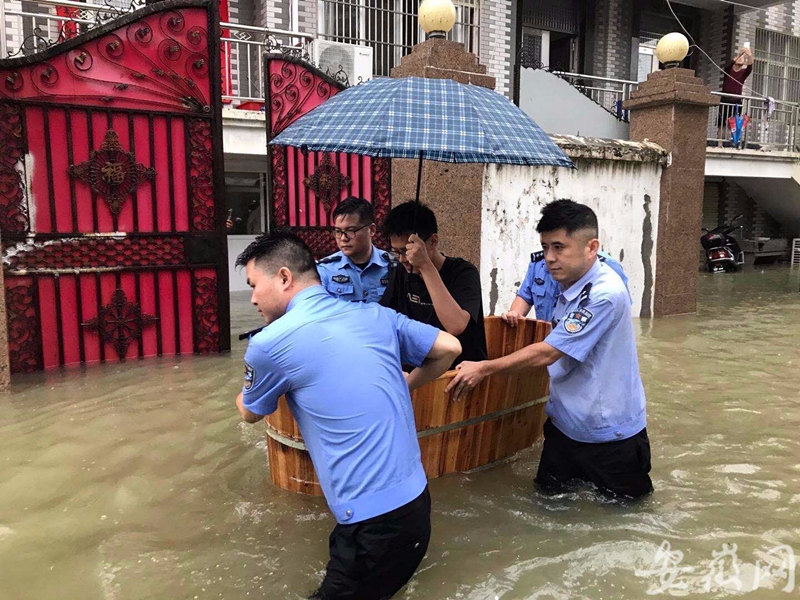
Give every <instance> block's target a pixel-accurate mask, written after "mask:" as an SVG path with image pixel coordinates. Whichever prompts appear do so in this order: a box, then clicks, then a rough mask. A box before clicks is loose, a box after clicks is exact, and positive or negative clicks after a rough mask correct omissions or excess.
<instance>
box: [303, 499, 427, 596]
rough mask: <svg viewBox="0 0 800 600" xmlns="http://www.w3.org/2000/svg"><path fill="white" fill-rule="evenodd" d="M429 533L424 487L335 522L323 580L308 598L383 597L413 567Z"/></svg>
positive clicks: (399, 584)
mask: <svg viewBox="0 0 800 600" xmlns="http://www.w3.org/2000/svg"><path fill="white" fill-rule="evenodd" d="M430 538H431V495H430V492H428V488H427V487H426V488H425V490H424V491H423V492H422V493H421V494H420V495H419V496H417V498H415V499H414V500H412V501H411V502H409V503H408V504H405V505H403V506H401V507H399V508H396V509H395V510H393V511H390V512H388V513H386V514H383V515H380V516H377V517H373V518H372V519H367V520H366V521H361V522H360V523H354V524H353V525H341V524H337V525H336V527H334V528H333V531H332V532H331V535H330V552H331V558H330V560H329V561H328V566H327V568H326V571H325V579H323V580H322V585H321V586H320V588H319V589H318V590H317V591H316V592H314V594H313V595H312V596H311V598H310V599H309V600H385V599H387V598H391V597H392V596H393V595H394V594H395V593H396V592H397V591H398V590H399V589H400V588H401V587H403V586H404V585H405V584H406V583H407V582H408V580H409V579H411V576H412V575H413V574H414V571H416V569H417V567H418V566H419V563H420V562H421V561H422V557H424V556H425V552H426V551H427V549H428V542H429V541H430Z"/></svg>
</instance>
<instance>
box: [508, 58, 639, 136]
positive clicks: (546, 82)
mask: <svg viewBox="0 0 800 600" xmlns="http://www.w3.org/2000/svg"><path fill="white" fill-rule="evenodd" d="M519 107H520V108H521V109H522V110H523V111H524V112H525V113H526V114H527V115H528V116H529V117H530V118H531V119H533V120H534V121H535V122H536V124H537V125H538V126H539V127H541V128H542V129H543V130H544V131H545V132H546V133H558V134H567V135H579V136H582V137H598V138H609V139H621V140H627V139H628V137H629V135H628V124H627V123H625V122H624V121H620V120H619V119H617V118H616V117H615V116H614V115H612V114H611V113H609V112H608V111H607V110H606V109H604V108H603V107H602V106H600V105H598V104H597V103H596V102H595V101H594V100H591V99H590V98H587V97H586V96H584V95H583V94H582V93H581V92H579V91H578V90H577V89H575V88H574V87H573V86H572V85H570V84H569V83H567V82H566V81H564V80H563V79H561V78H560V77H558V76H556V75H553V74H552V73H549V72H547V71H544V70H542V69H528V68H524V69H520V83H519Z"/></svg>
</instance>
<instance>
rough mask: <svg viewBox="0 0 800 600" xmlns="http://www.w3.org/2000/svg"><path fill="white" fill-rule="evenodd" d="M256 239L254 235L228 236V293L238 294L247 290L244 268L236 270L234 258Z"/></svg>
mask: <svg viewBox="0 0 800 600" xmlns="http://www.w3.org/2000/svg"><path fill="white" fill-rule="evenodd" d="M255 239H256V236H254V235H229V236H228V283H229V285H230V291H232V292H239V291H241V290H249V289H250V288H249V287H247V277H245V274H244V267H242V268H241V269H238V270H237V269H236V267H235V266H234V265H235V263H236V257H237V256H239V255H240V254H241V253H242V251H243V250H244V249H245V248H247V246H248V245H249V244H250V242H252V241H253V240H255Z"/></svg>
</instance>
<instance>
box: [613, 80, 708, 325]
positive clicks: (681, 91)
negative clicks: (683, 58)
mask: <svg viewBox="0 0 800 600" xmlns="http://www.w3.org/2000/svg"><path fill="white" fill-rule="evenodd" d="M716 104H719V99H718V98H717V97H716V96H713V95H712V94H711V91H710V90H709V88H708V87H707V86H706V85H705V84H704V83H703V82H702V81H701V80H700V79H698V78H697V77H695V74H694V71H692V70H690V69H677V68H675V69H666V70H664V71H657V72H655V73H651V74H650V75H649V76H648V78H647V81H645V82H643V83H641V84H639V89H638V90H636V91H635V92H633V93H632V94H631V99H630V100H628V101H626V102H625V103H624V104H623V108H625V109H627V110H630V122H631V124H630V137H631V140H634V141H637V142H640V141H645V140H648V141H650V142H655V143H656V144H658V145H659V146H661V147H662V148H665V149H666V150H667V151H668V152H669V153H670V155H671V160H670V162H669V163H668V164H669V166H667V167H665V168H664V171H663V173H662V176H661V200H660V208H659V215H658V234H657V235H658V237H657V246H656V276H655V283H654V289H653V316H656V317H659V316H665V315H676V314H681V313H690V312H694V311H695V310H696V302H697V278H698V269H697V252H696V248H697V245H698V244H699V241H698V240H699V238H700V227H701V225H702V218H703V182H704V179H705V162H706V137H707V136H706V132H707V129H708V109H709V107H710V106H714V105H716Z"/></svg>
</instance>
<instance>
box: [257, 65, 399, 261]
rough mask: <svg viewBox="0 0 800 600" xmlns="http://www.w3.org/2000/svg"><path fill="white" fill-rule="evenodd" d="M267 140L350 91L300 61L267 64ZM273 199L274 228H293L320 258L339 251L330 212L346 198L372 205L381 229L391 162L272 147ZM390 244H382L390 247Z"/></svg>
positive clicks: (387, 195)
mask: <svg viewBox="0 0 800 600" xmlns="http://www.w3.org/2000/svg"><path fill="white" fill-rule="evenodd" d="M265 71H266V77H265V80H266V81H267V82H268V85H267V94H266V96H267V98H266V110H267V140H271V139H272V138H273V137H275V136H276V135H278V134H279V133H280V132H281V131H283V130H284V129H285V128H286V127H288V126H289V125H290V124H291V123H293V122H294V121H296V120H297V119H298V118H299V117H301V116H302V115H304V114H306V113H307V112H308V111H310V110H311V109H312V108H315V107H317V106H319V105H320V104H322V103H323V102H325V101H326V100H328V99H329V98H331V97H332V96H334V95H336V94H337V93H339V92H340V91H341V90H343V89H345V86H344V85H343V84H341V83H339V82H338V81H337V80H335V79H333V78H332V77H329V76H328V75H326V74H325V73H323V72H322V71H320V70H319V69H316V68H315V67H313V66H311V65H309V64H308V63H306V62H304V61H302V60H299V59H297V58H294V57H291V56H285V55H275V56H270V57H268V58H267V60H266V66H265ZM269 153H270V177H269V183H270V196H271V198H272V217H273V223H274V224H275V225H276V226H278V227H282V226H283V227H285V226H289V227H291V228H292V229H293V230H294V231H295V232H296V233H297V234H298V235H299V236H300V237H301V238H303V239H304V240H305V241H306V243H307V244H308V245H309V246H310V247H311V249H312V250H313V251H314V254H315V255H316V256H317V257H320V256H325V255H326V254H330V253H331V252H334V251H336V244H335V242H334V240H333V236H332V235H331V234H330V227H331V226H332V223H331V221H330V212H331V210H332V209H333V208H334V207H335V206H336V204H337V203H338V202H339V201H340V200H342V199H344V198H346V197H347V196H351V195H353V196H359V197H361V198H365V199H366V200H369V201H370V202H372V203H373V205H374V207H375V218H376V221H377V222H378V223H379V224H380V223H382V222H383V220H384V218H385V217H386V215H387V213H388V211H389V207H390V205H391V190H392V185H391V162H390V160H389V159H387V158H375V159H373V158H370V157H369V156H361V155H358V154H345V153H340V152H305V153H304V152H301V151H300V150H299V149H297V148H290V147H286V146H270V147H269ZM384 244H385V241H383V240H382V237H381V241H379V242H378V245H380V246H382V247H384V248H385V247H386V246H385V245H384Z"/></svg>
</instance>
